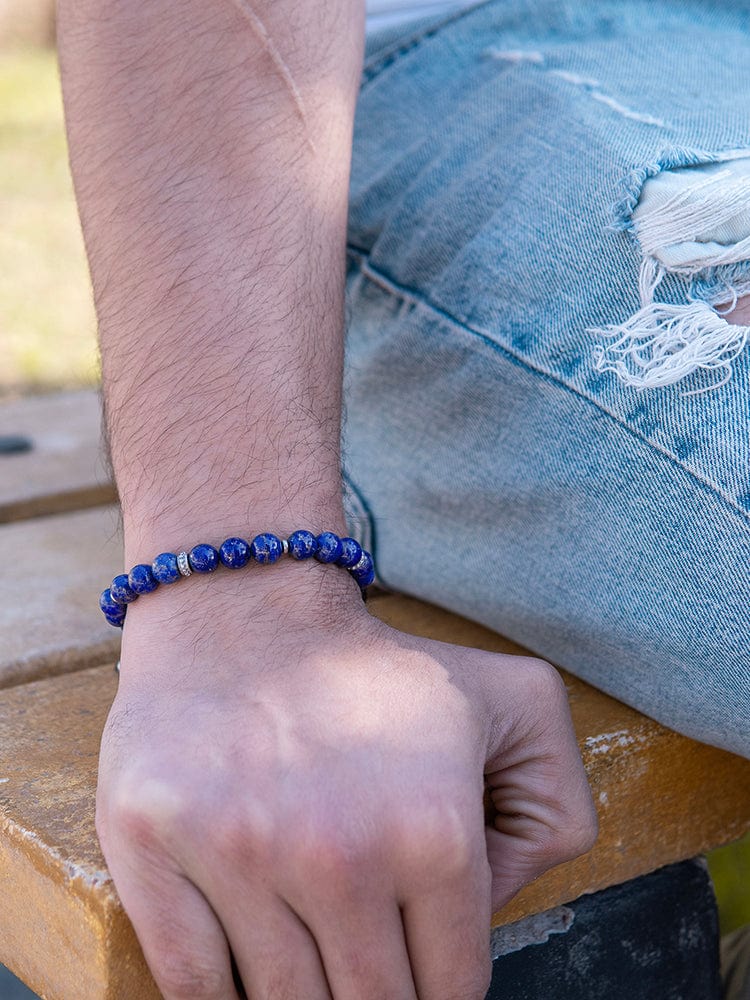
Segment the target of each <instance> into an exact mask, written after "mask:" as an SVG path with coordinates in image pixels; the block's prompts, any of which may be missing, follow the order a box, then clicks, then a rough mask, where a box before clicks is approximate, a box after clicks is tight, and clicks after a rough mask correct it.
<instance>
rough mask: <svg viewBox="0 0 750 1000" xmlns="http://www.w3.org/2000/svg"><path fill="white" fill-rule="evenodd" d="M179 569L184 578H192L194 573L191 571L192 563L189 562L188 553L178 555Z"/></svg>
mask: <svg viewBox="0 0 750 1000" xmlns="http://www.w3.org/2000/svg"><path fill="white" fill-rule="evenodd" d="M177 569H178V570H179V571H180V573H182V575H183V576H192V575H193V571H192V570H191V569H190V563H189V562H188V554H187V552H178V553H177Z"/></svg>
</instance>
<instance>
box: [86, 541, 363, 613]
mask: <svg viewBox="0 0 750 1000" xmlns="http://www.w3.org/2000/svg"><path fill="white" fill-rule="evenodd" d="M284 555H290V556H291V557H292V558H293V559H297V560H300V561H301V560H303V559H310V558H312V557H314V558H315V559H317V560H318V562H322V563H334V564H335V565H336V566H342V567H343V568H344V569H346V570H348V572H349V573H350V574H351V576H353V577H354V579H355V580H356V581H357V583H358V584H359V586H360V589H361V590H362V594H363V596H364V592H365V589H366V588H367V587H368V586H369V585H370V584H371V583H372V581H373V580H374V579H375V566H374V564H373V561H372V556H371V555H370V553H369V552H366V551H365V550H364V549H363V548H362V546H361V545H360V544H359V542H357V541H355V540H354V539H353V538H339V536H338V535H336V534H334V532H333V531H324V532H323V533H322V534H320V535H315V534H313V532H312V531H304V530H302V531H294V532H292V534H291V535H290V536H289V538H278V537H277V536H276V535H272V534H270V533H268V532H266V533H264V534H262V535H256V536H255V538H254V539H253V540H252V542H246V541H245V539H244V538H227V539H226V541H224V542H222V543H221V545H220V546H219V548H218V549H215V548H214V547H213V545H206V544H204V543H201V544H200V545H196V546H195V547H194V548H192V549H191V550H190V551H189V552H179V553H178V554H176V555H175V553H174V552H162V553H161V554H160V555H158V556H157V557H156V559H154V561H153V562H152V563H151V565H150V566H149V565H148V564H147V563H139V564H138V565H137V566H134V567H133V568H132V569H131V571H130V572H129V573H121V574H120V575H119V576H116V577H115V578H114V580H113V581H112V583H111V584H110V585H109V587H107V589H106V590H104V591H102V596H101V597H100V598H99V607H100V608H101V609H102V612H103V614H104V617H105V618H106V619H107V621H108V622H109V624H110V625H114V626H115V627H116V628H122V627H123V625H124V624H125V615H126V614H127V610H128V604H132V603H133V601H135V600H137V598H138V597H140V595H141V594H150V593H151V591H152V590H156V588H157V587H158V586H159V585H160V584H169V583H176V582H177V580H179V579H180V578H181V577H186V576H192V574H193V573H213V572H214V570H216V569H218V568H219V565H224V566H226V567H228V568H229V569H241V568H242V567H243V566H246V565H247V563H249V562H250V560H251V559H253V560H255V562H257V563H261V565H268V564H270V563H275V562H277V561H278V560H279V559H280V558H281V557H282V556H284Z"/></svg>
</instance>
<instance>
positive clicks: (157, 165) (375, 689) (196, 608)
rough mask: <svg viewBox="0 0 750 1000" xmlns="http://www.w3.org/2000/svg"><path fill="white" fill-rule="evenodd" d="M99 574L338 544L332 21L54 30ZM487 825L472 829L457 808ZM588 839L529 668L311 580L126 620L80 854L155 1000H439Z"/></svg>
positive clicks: (240, 2)
mask: <svg viewBox="0 0 750 1000" xmlns="http://www.w3.org/2000/svg"><path fill="white" fill-rule="evenodd" d="M58 31H59V48H60V56H61V67H62V80H63V89H64V98H65V107H66V118H67V126H68V135H69V143H70V155H71V165H72V170H73V176H74V181H75V186H76V193H77V197H78V202H79V208H80V213H81V219H82V223H83V229H84V235H85V239H86V246H87V252H88V255H89V262H90V268H91V275H92V281H93V287H94V295H95V300H96V307H97V314H98V318H99V329H100V340H101V348H102V366H103V386H104V395H105V410H106V417H107V429H108V434H109V439H110V447H111V454H112V462H113V467H114V472H115V476H116V480H117V485H118V489H119V493H120V498H121V504H122V513H123V527H124V541H125V564H126V566H132V565H134V564H135V563H138V562H150V561H151V559H152V558H153V557H154V556H155V555H156V554H157V553H158V552H161V551H178V550H179V549H180V548H183V547H189V546H190V545H192V544H195V543H196V542H198V541H210V542H213V543H214V544H217V543H218V542H220V541H221V540H222V539H223V538H225V537H228V536H230V535H235V534H238V535H240V536H243V537H247V535H248V534H250V535H252V534H254V533H256V532H257V531H261V530H273V531H275V532H276V533H277V534H279V535H285V534H287V533H289V532H290V531H291V530H293V529H294V528H297V527H308V526H309V527H311V528H314V529H317V530H322V529H324V528H330V529H333V530H337V531H340V532H342V533H343V532H345V522H344V515H343V510H342V503H341V482H340V473H339V457H340V456H339V425H340V408H341V368H342V350H343V348H342V340H343V326H344V322H343V287H344V246H345V227H346V210H347V203H346V198H347V183H348V171H349V159H350V150H351V134H352V123H353V113H354V104H355V100H356V94H357V86H358V77H359V70H360V64H361V48H362V37H363V9H362V4H361V3H359V2H357V3H353V2H345V0H326V2H325V3H323V2H319V3H303V2H301V0H296V2H288V0H275V2H274V3H268V2H263V3H261V2H258V3H256V4H254V5H252V6H251V5H250V4H248V3H246V2H244V0H237V2H232V0H203V2H200V3H199V2H197V0H180V3H177V2H176V0H148V2H145V0H138V2H136V0H127V2H125V0H60V3H59V8H58ZM485 786H487V787H488V788H489V789H490V791H491V796H492V802H493V805H494V807H495V810H496V815H495V817H494V820H493V822H492V825H491V826H489V827H486V826H485V816H484V810H483V803H482V794H483V789H484V788H485ZM595 830H596V821H595V814H594V810H593V806H592V803H591V797H590V794H589V790H588V786H587V783H586V779H585V774H584V772H583V768H582V765H581V762H580V758H579V756H578V752H577V749H576V744H575V739H574V735H573V731H572V727H571V723H570V717H569V712H568V707H567V701H566V697H565V691H564V688H563V685H562V683H561V681H560V679H559V677H558V675H557V674H556V673H555V671H554V670H553V669H552V668H551V667H549V666H548V665H547V664H545V663H543V662H542V661H539V660H534V659H530V658H517V657H509V656H498V655H494V654H489V653H485V652H481V651H477V650H471V649H464V648H461V647H456V646H449V645H446V644H443V643H438V642H433V641H430V640H425V639H419V638H414V637H412V636H408V635H404V634H403V633H400V632H397V631H395V630H393V629H391V628H389V627H387V626H385V625H384V624H382V623H381V622H379V621H377V620H376V619H374V618H373V617H372V616H370V615H369V614H368V613H367V610H366V607H365V606H364V604H363V603H362V600H361V597H360V594H359V590H358V588H357V586H356V584H355V583H354V581H353V580H352V579H351V578H350V577H349V576H348V574H346V573H345V572H343V571H341V570H338V569H335V568H334V567H330V566H328V567H326V566H323V565H321V564H319V563H316V562H315V561H310V562H308V563H305V564H292V563H291V562H290V561H284V562H282V563H280V564H278V565H276V566H274V567H266V568H264V567H257V566H256V567H254V568H250V569H246V570H242V571H238V572H236V573H233V572H230V571H228V570H226V571H221V572H219V573H217V574H215V575H214V576H212V577H209V578H204V577H196V576H193V577H192V578H191V579H190V580H189V581H186V582H185V581H183V582H181V583H178V584H176V585H175V586H173V587H162V588H160V589H159V590H158V591H156V592H155V593H153V594H150V595H149V596H148V597H147V598H145V599H143V600H140V601H138V602H137V603H136V604H134V605H132V606H131V607H130V609H129V611H128V617H127V623H126V625H125V629H124V634H123V647H122V656H121V675H120V683H119V689H118V693H117V696H116V698H115V701H114V704H113V706H112V710H111V713H110V716H109V719H108V721H107V725H106V729H105V732H104V735H103V739H102V749H101V758H100V772H99V787H98V794H97V831H98V833H99V837H100V840H101V843H102V848H103V850H104V854H105V857H106V860H107V863H108V866H109V868H110V871H111V873H112V876H113V878H114V881H115V884H116V886H117V889H118V891H119V893H120V896H121V898H122V901H123V904H124V906H125V908H126V910H127V912H128V914H129V916H130V918H131V920H132V922H133V925H134V927H135V930H136V932H137V934H138V937H139V940H140V942H141V944H142V946H143V950H144V953H145V956H146V959H147V961H148V963H149V965H150V967H151V969H152V971H153V974H154V976H155V978H156V980H157V983H158V985H159V987H160V989H161V991H162V993H163V994H164V996H165V997H166V998H167V1000H180V998H188V997H190V998H205V1000H209V998H210V1000H214V998H216V1000H218V998H221V1000H226V998H236V997H237V996H238V990H237V986H236V985H235V981H234V977H233V972H232V960H233V961H234V963H235V965H236V968H237V974H238V976H239V977H240V979H241V981H242V985H243V988H244V990H245V991H246V993H247V995H248V996H249V997H250V998H253V1000H256V998H257V1000H264V998H271V997H273V998H279V1000H281V998H287V1000H292V998H299V997H305V998H310V1000H318V998H334V1000H355V998H356V1000H370V998H372V1000H375V998H379V1000H401V998H404V1000H407V998H409V1000H413V998H416V997H419V998H420V1000H451V998H454V1000H458V998H462V1000H468V998H472V1000H475V998H480V997H482V996H483V994H484V992H485V990H486V987H487V983H488V977H489V971H490V962H489V950H488V935H489V923H490V915H491V910H492V909H493V907H494V908H497V907H499V906H501V905H502V904H503V903H504V902H506V901H507V900H508V899H509V898H510V897H511V896H512V895H513V894H514V893H515V892H516V891H517V890H518V889H519V888H520V887H521V886H522V885H523V884H524V883H526V882H527V881H529V880H531V879H532V878H534V877H536V876H537V875H539V874H540V873H541V872H543V871H544V870H545V869H547V868H549V867H551V866H552V865H555V864H558V863H560V862H562V861H565V860H567V859H569V858H572V857H574V856H576V855H577V854H579V853H581V852H583V851H585V850H587V849H588V848H589V847H590V846H591V844H592V842H593V838H594V836H595Z"/></svg>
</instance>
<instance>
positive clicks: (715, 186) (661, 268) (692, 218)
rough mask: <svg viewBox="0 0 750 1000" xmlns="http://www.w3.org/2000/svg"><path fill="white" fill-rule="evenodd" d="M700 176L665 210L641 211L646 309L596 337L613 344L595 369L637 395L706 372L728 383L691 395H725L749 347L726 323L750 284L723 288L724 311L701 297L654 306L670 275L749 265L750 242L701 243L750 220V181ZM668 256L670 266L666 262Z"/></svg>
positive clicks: (741, 329)
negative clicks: (735, 364) (719, 391)
mask: <svg viewBox="0 0 750 1000" xmlns="http://www.w3.org/2000/svg"><path fill="white" fill-rule="evenodd" d="M696 176H697V177H698V180H697V181H696V183H694V184H690V185H686V186H685V187H684V188H683V189H682V190H680V191H679V192H678V193H677V194H675V195H673V196H672V197H671V198H668V199H666V200H665V201H664V202H663V203H662V204H659V205H657V206H655V207H653V208H649V210H648V211H645V210H642V211H641V212H640V213H639V212H638V210H636V213H635V215H634V225H633V229H634V231H635V233H636V235H637V236H638V240H639V242H640V244H641V248H642V249H643V253H644V256H643V260H642V262H641V267H640V272H639V276H638V291H639V296H640V301H641V308H640V309H639V310H638V311H637V312H636V313H635V314H634V315H633V316H631V317H630V319H628V320H626V321H625V322H624V323H619V324H616V325H612V326H608V327H605V328H603V329H595V330H591V331H590V332H591V333H594V334H598V335H599V336H604V337H607V338H609V339H610V340H611V341H612V342H611V343H610V344H607V345H606V346H605V345H602V344H598V345H597V346H596V348H595V366H596V368H597V369H598V370H599V371H601V372H613V373H615V374H616V375H617V376H618V377H619V378H620V380H621V381H622V382H623V383H624V384H625V385H628V386H633V387H635V388H638V389H651V388H657V387H659V386H666V385H674V384H675V383H676V382H680V381H682V380H683V379H685V378H687V377H688V376H689V375H692V374H693V373H694V372H696V371H699V370H703V371H708V372H720V373H722V377H721V378H720V379H719V380H717V381H716V382H715V383H713V384H712V385H710V386H707V387H705V388H701V389H696V390H693V392H690V393H687V395H694V394H696V393H700V392H706V391H708V390H709V389H715V388H718V387H719V386H722V385H724V384H725V383H726V382H727V381H728V380H729V378H730V377H731V374H732V369H731V364H732V361H733V360H734V359H735V358H736V357H737V355H738V354H740V353H741V351H742V350H744V348H745V347H746V346H747V344H748V341H749V340H750V327H747V326H736V325H733V324H730V323H728V322H727V321H726V319H725V318H724V317H725V316H726V315H727V314H728V313H730V312H731V311H732V309H733V308H734V306H735V305H736V303H737V298H738V295H740V294H743V293H744V292H746V291H747V282H746V281H743V282H742V283H738V284H737V285H736V286H735V287H732V286H731V285H730V284H729V283H727V284H726V285H725V286H724V288H723V289H722V292H721V294H720V295H719V296H718V297H715V298H714V299H713V304H714V305H715V304H716V303H717V302H719V301H722V302H723V305H722V308H720V309H717V308H713V307H712V305H711V304H709V302H707V301H704V300H703V299H696V298H691V299H690V301H688V302H687V303H686V304H677V305H673V304H669V303H663V302H654V293H655V291H656V289H657V288H658V286H659V284H660V283H661V281H662V280H663V279H664V277H665V276H666V275H667V274H678V275H682V276H684V277H686V278H694V277H695V276H696V275H697V274H698V273H699V272H700V271H701V270H703V269H705V268H713V267H720V266H726V265H733V264H739V263H741V262H744V261H747V260H748V259H750V237H748V238H745V239H741V240H737V241H736V242H734V243H727V244H721V243H715V242H711V241H707V240H705V239H701V234H706V233H707V232H710V231H711V230H714V231H716V230H717V229H718V228H720V227H721V226H722V225H725V224H728V223H730V222H731V221H732V220H734V219H736V217H737V216H738V215H742V214H743V213H750V176H746V175H745V176H742V175H740V176H735V175H733V174H732V172H731V171H729V170H721V171H718V172H716V173H714V174H712V175H711V176H709V177H705V175H701V174H697V175H696ZM670 251H671V256H670V254H669V252H670ZM667 256H670V263H669V266H668V267H667V266H666V265H665V264H664V263H663V260H664V258H665V257H667ZM727 299H729V300H730V301H729V303H728V304H727V303H726V300H727Z"/></svg>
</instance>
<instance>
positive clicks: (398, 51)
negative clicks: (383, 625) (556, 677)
mask: <svg viewBox="0 0 750 1000" xmlns="http://www.w3.org/2000/svg"><path fill="white" fill-rule="evenodd" d="M748 38H750V5H749V4H748V3H747V2H744V3H730V2H713V3H708V2H704V3H697V2H696V3H692V2H680V3H678V2H676V0H675V2H667V0H648V2H621V0H601V2H593V0H581V2H577V3H576V4H560V3H558V2H557V0H490V2H487V3H482V4H479V5H477V6H475V7H473V8H470V9H468V10H464V11H462V12H460V13H458V14H454V15H452V16H449V17H444V18H443V19H442V20H439V21H435V20H433V21H429V20H428V21H421V22H419V23H417V24H415V25H412V26H411V27H410V28H408V29H407V28H404V27H403V26H402V27H401V28H400V30H398V31H395V32H391V33H390V34H389V33H384V34H380V35H378V36H376V37H374V38H371V39H370V40H369V45H368V53H367V57H366V63H365V69H364V75H363V80H362V87H361V93H360V99H359V105H358V110H357V117H356V123H355V138H354V153H353V168H352V182H351V206H350V220H349V233H348V240H349V247H348V278H347V321H348V337H347V352H346V371H345V405H346V416H345V424H344V435H343V446H344V463H345V483H346V487H347V494H348V497H347V500H348V507H349V514H350V520H351V525H352V529H353V530H355V531H357V532H358V533H359V534H360V535H361V536H363V537H366V539H367V541H368V542H369V544H370V545H372V547H373V549H374V553H375V556H376V561H377V566H378V570H379V576H380V580H381V582H382V583H383V585H384V586H386V587H390V588H393V589H396V590H399V591H403V592H406V593H409V594H414V595H416V596H419V597H421V598H423V599H425V600H428V601H432V602H434V603H436V604H439V605H442V606H444V607H447V608H450V609H452V610H455V611H457V612H459V613H461V614H464V615H466V616H467V617H469V618H473V619H475V620H477V621H480V622H482V623H484V624H486V625H488V626H490V627H491V628H494V629H496V630H498V631H500V632H502V633H504V634H505V635H508V636H510V637H511V638H513V639H515V640H517V641H518V642H520V643H523V644H524V645H525V646H527V647H529V648H530V649H532V650H533V651H535V652H536V653H538V654H539V655H541V656H544V657H546V658H547V659H549V660H551V661H552V662H553V663H556V664H557V665H559V666H563V667H565V668H567V669H568V670H570V671H572V672H573V673H575V674H578V675H579V676H581V677H583V678H585V679H586V680H588V681H590V682H591V683H593V684H595V685H596V686H597V687H599V688H602V689H604V690H605V691H608V692H610V693H611V694H613V695H614V696H615V697H617V698H620V699H621V700H623V701H625V702H627V703H629V704H631V705H633V706H635V707H636V708H638V709H640V710H641V711H643V712H645V713H647V714H649V715H651V716H653V717H655V718H657V719H659V720H660V721H662V722H664V723H665V724H666V725H668V726H671V727H672V728H675V729H677V730H680V731H682V732H684V733H687V734H689V735H691V736H693V737H695V738H697V739H700V740H704V741H707V742H710V743H714V744H716V745H719V746H723V747H727V748H729V749H732V750H734V751H736V752H739V753H742V754H745V755H746V756H750V634H749V632H750V628H749V626H750V349H746V345H747V340H748V332H749V331H748V328H747V327H745V326H741V325H740V326H738V325H732V324H730V323H728V322H727V321H726V319H725V318H724V316H723V315H721V312H722V310H723V309H724V308H725V307H729V306H731V304H732V302H733V301H734V300H735V298H736V296H738V295H742V294H743V293H745V292H746V291H748V290H750V244H749V242H748V240H749V238H750V170H749V169H748V168H749V165H750V43H749V42H748Z"/></svg>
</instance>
